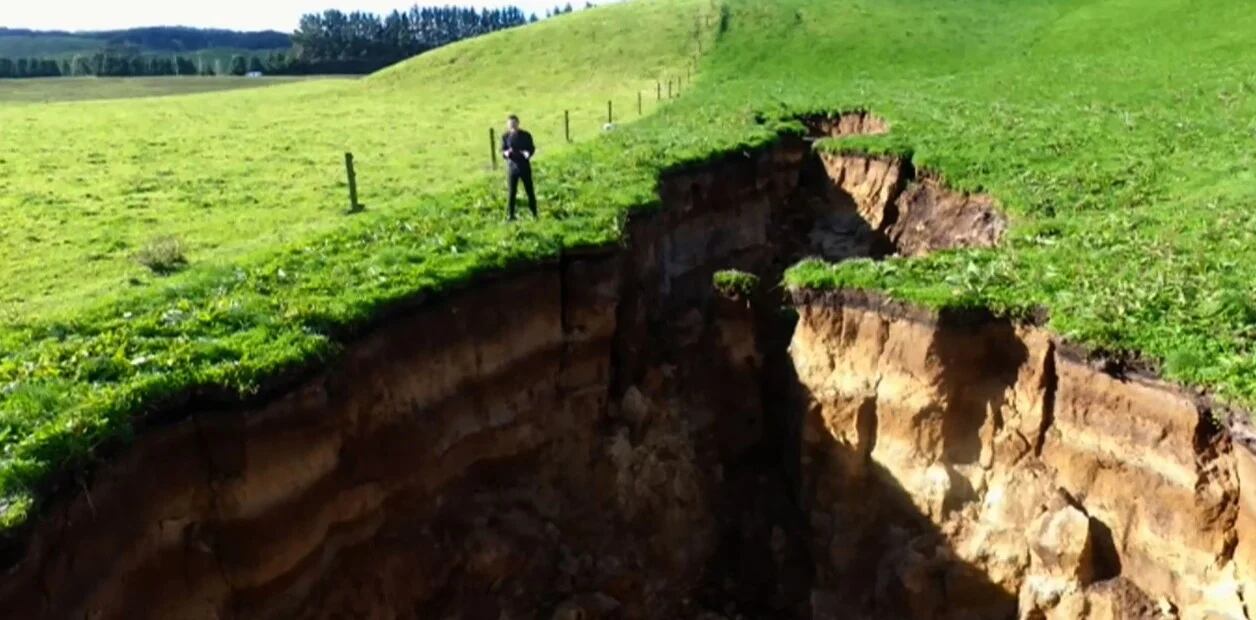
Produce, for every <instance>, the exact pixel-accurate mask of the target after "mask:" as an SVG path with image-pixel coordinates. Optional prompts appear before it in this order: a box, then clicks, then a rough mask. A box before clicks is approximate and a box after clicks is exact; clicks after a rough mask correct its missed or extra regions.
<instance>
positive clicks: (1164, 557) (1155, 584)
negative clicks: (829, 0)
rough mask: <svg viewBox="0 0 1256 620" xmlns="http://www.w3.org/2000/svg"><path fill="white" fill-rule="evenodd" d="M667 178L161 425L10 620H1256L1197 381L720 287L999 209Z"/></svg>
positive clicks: (82, 514) (898, 179)
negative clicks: (580, 230)
mask: <svg viewBox="0 0 1256 620" xmlns="http://www.w3.org/2000/svg"><path fill="white" fill-rule="evenodd" d="M808 124H809V125H810V126H811V127H812V129H813V130H815V131H818V132H821V133H824V134H825V135H845V134H849V133H858V132H874V131H884V130H885V129H886V128H885V125H884V123H883V122H881V121H879V120H878V119H876V118H875V117H871V116H869V115H866V114H856V115H847V116H843V117H837V118H833V119H816V120H812V121H809V123H808ZM659 193H660V196H661V198H662V200H663V203H664V205H665V208H664V209H663V210H661V211H659V212H657V213H653V214H650V215H644V216H638V217H634V218H632V219H631V221H630V222H629V224H628V227H627V235H626V237H627V241H626V243H625V244H624V246H623V247H617V248H606V249H603V250H597V251H589V252H583V253H577V254H568V255H566V256H564V257H563V258H562V259H561V260H560V261H557V262H555V263H553V264H547V265H540V266H537V267H536V268H535V269H531V270H528V271H526V272H522V273H516V274H511V275H504V276H502V277H500V278H498V279H496V280H492V281H485V282H482V283H480V284H479V285H478V286H476V287H474V288H472V289H468V290H466V291H463V292H461V293H458V294H454V295H452V296H450V297H448V298H446V299H443V300H439V301H434V302H432V303H430V304H427V305H426V306H424V307H423V308H421V309H419V310H416V311H414V312H409V313H406V314H404V315H401V316H397V317H394V318H392V319H390V320H389V321H388V322H387V323H385V324H383V325H381V326H379V327H378V328H377V329H376V330H375V331H374V332H372V333H371V334H368V335H367V336H365V337H363V338H362V339H361V340H359V341H358V342H355V343H353V344H352V345H351V346H349V347H348V348H347V352H346V353H345V355H344V356H343V357H342V359H340V360H338V361H337V362H336V363H334V364H333V365H332V366H331V367H329V368H328V369H327V370H326V371H324V372H322V373H321V374H319V375H317V376H315V377H312V378H310V379H309V380H307V381H305V382H304V383H303V384H301V385H300V386H299V387H297V388H295V389H293V390H291V391H290V392H289V393H287V394H285V395H284V396H282V397H281V398H277V399H274V400H273V401H271V402H268V403H264V404H262V405H258V406H253V407H244V406H240V407H223V408H222V410H220V411H204V410H203V409H202V408H194V409H193V410H194V411H197V413H194V414H185V415H184V416H182V419H181V420H180V421H177V422H174V423H171V424H169V425H166V426H163V427H160V428H155V429H152V430H150V431H148V432H147V433H145V434H144V435H143V436H141V437H140V438H139V439H138V440H137V441H136V443H135V444H134V445H133V446H132V447H131V448H129V449H128V450H126V451H124V452H123V454H121V455H120V456H119V457H118V458H116V459H114V460H113V461H111V462H110V463H109V464H108V465H105V466H102V467H101V468H100V469H98V470H97V471H96V472H94V475H93V476H92V477H91V479H90V482H87V483H85V484H84V486H83V488H82V489H81V490H79V491H78V492H75V493H73V494H66V495H65V496H63V497H61V498H60V499H58V500H57V501H56V502H55V504H54V506H53V508H52V509H51V510H49V511H48V513H47V515H46V517H45V518H44V519H42V520H41V522H40V523H39V525H38V526H37V527H36V528H35V530H34V532H33V534H32V535H31V537H30V539H29V541H28V542H27V544H26V551H25V554H24V555H23V556H22V557H21V559H20V560H19V561H18V562H17V563H16V564H15V565H13V566H12V567H11V568H10V569H9V571H8V573H7V574H6V575H5V576H4V577H3V578H2V579H0V617H6V618H7V617H13V618H75V617H91V618H142V617H153V618H204V617H216V618H223V617H226V618H235V617H239V618H272V617H273V618H280V617H282V618H290V617H302V618H306V617H309V618H316V617H355V618H357V617H379V618H404V617H412V618H469V619H479V618H485V619H498V618H561V619H571V620H575V619H587V618H708V619H713V618H736V617H745V618H808V617H814V618H859V617H867V618H886V617H910V618H972V617H989V618H1007V617H1015V616H1017V615H1018V614H1019V615H1020V616H1021V617H1027V618H1028V617H1041V618H1046V617H1050V618H1066V617H1067V618H1079V617H1092V618H1100V617H1109V618H1126V617H1159V616H1157V615H1156V614H1162V613H1166V610H1168V611H1169V612H1171V613H1176V614H1180V615H1181V617H1186V618H1196V617H1198V618H1204V617H1207V616H1206V614H1205V612H1206V611H1208V610H1215V611H1216V612H1217V613H1222V614H1231V616H1229V617H1235V618H1241V617H1243V616H1242V615H1241V614H1242V613H1243V611H1242V604H1243V597H1244V596H1246V600H1248V601H1256V591H1249V592H1243V591H1242V587H1241V585H1240V584H1242V583H1245V582H1246V581H1251V580H1253V579H1256V568H1254V567H1256V549H1253V548H1252V547H1253V543H1252V541H1254V540H1256V533H1254V532H1253V529H1254V528H1256V517H1253V515H1256V493H1253V492H1250V491H1249V492H1248V493H1247V494H1246V495H1244V493H1242V492H1241V491H1240V489H1242V488H1248V489H1250V488H1254V487H1253V486H1252V485H1256V461H1254V460H1252V459H1251V457H1250V456H1248V452H1247V451H1246V450H1240V449H1236V448H1235V445H1237V444H1236V442H1234V441H1231V440H1230V435H1229V434H1227V433H1226V432H1224V431H1222V430H1219V429H1218V428H1217V427H1216V426H1214V425H1212V424H1210V423H1209V420H1211V418H1210V417H1209V415H1208V412H1207V411H1205V410H1203V409H1202V408H1201V407H1199V406H1198V405H1197V404H1196V403H1195V402H1194V401H1192V400H1190V399H1188V398H1186V397H1184V396H1182V395H1181V394H1180V393H1178V392H1176V391H1174V390H1173V389H1172V388H1170V387H1169V386H1165V385H1162V384H1159V383H1156V382H1154V381H1150V380H1141V379H1124V380H1122V379H1117V378H1114V377H1111V376H1109V375H1106V374H1104V373H1102V372H1100V371H1097V370H1094V369H1091V368H1090V367H1089V366H1087V365H1085V364H1084V363H1082V362H1080V361H1077V360H1073V359H1072V358H1069V357H1068V356H1065V355H1062V354H1061V353H1059V351H1058V349H1059V347H1058V346H1056V344H1055V342H1054V341H1053V340H1052V338H1051V336H1050V335H1049V334H1047V333H1045V332H1043V331H1042V330H1039V329H1036V328H1033V327H1026V326H1019V325H1012V324H1009V323H1006V322H1000V321H998V320H996V319H993V318H991V317H984V316H973V317H962V318H956V317H936V316H932V315H928V314H926V313H921V312H917V311H913V310H911V309H909V308H903V307H900V306H896V305H894V304H890V303H886V302H881V301H878V300H874V299H871V298H867V297H852V296H850V295H841V294H832V295H825V296H817V297H807V296H800V297H798V298H797V299H796V300H795V301H796V305H797V309H798V313H797V314H795V313H793V312H786V311H782V305H783V304H782V303H781V302H782V299H781V296H780V294H779V291H777V292H776V294H775V296H774V295H773V293H772V292H771V291H764V292H761V293H760V294H759V295H757V296H755V297H754V299H751V300H746V299H727V298H723V297H720V296H718V295H716V294H715V292H714V289H713V287H712V285H711V277H712V275H713V273H714V272H715V271H717V270H720V269H726V268H739V269H744V270H747V271H752V272H755V273H758V274H760V275H761V276H763V281H766V282H773V281H778V280H779V275H780V273H781V271H782V270H783V269H784V267H785V266H786V265H788V264H790V263H791V262H792V261H794V260H796V259H798V258H800V257H802V256H805V255H811V254H819V255H823V256H826V257H828V258H830V259H835V260H836V259H841V258H847V257H853V256H884V255H887V254H892V253H902V254H908V255H916V254H921V253H925V252H929V251H932V250H936V249H940V248H946V247H958V246H969V245H992V244H994V243H997V242H998V240H999V238H1000V236H1001V234H1002V232H1003V230H1004V228H1005V226H1006V225H1005V222H1004V220H1003V218H1002V216H1001V215H1000V214H999V213H998V211H997V209H996V208H995V205H994V203H993V201H991V200H990V199H988V198H986V197H983V196H974V195H967V194H961V193H955V192H950V191H948V190H946V188H945V187H944V186H943V185H942V184H941V183H939V182H938V181H937V180H936V179H933V178H931V177H929V176H928V175H923V174H922V175H917V174H916V171H915V170H914V169H913V167H912V166H911V164H910V162H906V161H898V160H891V159H878V158H871V157H861V156H852V155H844V156H830V155H816V154H814V153H813V152H812V151H811V150H810V149H809V148H808V145H807V143H806V142H805V141H804V140H803V139H801V138H792V137H786V138H782V139H781V140H780V141H779V142H778V143H777V144H775V145H773V146H771V147H769V148H765V149H763V150H761V151H758V152H755V153H751V154H738V155H733V156H729V157H727V158H724V159H722V160H719V161H714V162H711V163H710V164H708V165H705V166H702V167H701V168H698V169H693V170H682V171H676V172H674V173H672V174H669V175H667V176H666V178H664V179H663V180H662V181H661V183H660V188H659ZM799 316H800V317H801V320H799ZM795 325H797V326H798V329H797V330H796V331H795ZM791 342H792V345H791ZM176 419H177V418H176ZM1243 481H1247V482H1248V484H1247V485H1246V486H1244V485H1242V484H1241V483H1242V482H1243ZM1245 580H1246V581H1245ZM1249 611H1251V610H1249ZM1087 614H1089V616H1088V615H1087ZM1105 614H1106V615H1105ZM1136 614H1144V616H1138V615H1136ZM1236 614H1237V615H1236ZM1218 617H1227V616H1224V615H1223V616H1218Z"/></svg>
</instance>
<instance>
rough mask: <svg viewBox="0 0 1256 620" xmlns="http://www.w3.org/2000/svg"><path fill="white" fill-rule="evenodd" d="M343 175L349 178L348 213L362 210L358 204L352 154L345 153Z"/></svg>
mask: <svg viewBox="0 0 1256 620" xmlns="http://www.w3.org/2000/svg"><path fill="white" fill-rule="evenodd" d="M345 174H347V175H348V176H349V213H357V212H358V211H361V210H362V205H361V204H359V203H358V175H357V173H355V172H354V171H353V153H345Z"/></svg>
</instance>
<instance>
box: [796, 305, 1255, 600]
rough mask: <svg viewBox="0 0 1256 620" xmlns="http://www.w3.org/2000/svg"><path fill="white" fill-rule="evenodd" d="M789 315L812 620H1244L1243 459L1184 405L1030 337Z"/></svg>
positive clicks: (1248, 567)
mask: <svg viewBox="0 0 1256 620" xmlns="http://www.w3.org/2000/svg"><path fill="white" fill-rule="evenodd" d="M800 302H801V303H800V312H801V318H800V321H799V325H798V330H797V332H796V334H795V337H794V340H793V343H792V345H791V354H792V357H793V360H794V362H795V367H796V370H797V373H798V379H799V384H800V387H801V388H802V389H803V390H804V393H805V395H806V399H807V402H808V403H809V405H808V411H807V413H806V419H805V428H804V441H805V448H804V450H805V452H804V457H803V472H804V477H805V481H804V485H803V497H804V501H805V503H806V509H807V511H808V518H809V523H810V527H811V530H810V533H811V551H812V557H813V558H814V560H815V562H816V583H815V591H814V594H813V599H812V605H813V612H814V617H815V618H861V617H862V618H884V617H904V618H992V619H993V618H1010V617H1020V618H1060V619H1064V618H1070V619H1073V618H1199V619H1203V618H1234V619H1240V618H1246V617H1247V616H1245V615H1244V614H1245V613H1246V612H1245V610H1244V601H1245V599H1246V600H1248V601H1250V600H1251V599H1252V594H1253V588H1252V585H1251V584H1252V583H1253V582H1256V564H1253V563H1252V557H1253V549H1254V548H1256V539H1252V538H1250V534H1249V533H1250V530H1251V525H1250V524H1251V522H1252V515H1253V512H1252V505H1251V499H1250V497H1248V496H1250V495H1251V492H1250V491H1249V492H1248V493H1246V494H1243V493H1241V492H1240V479H1241V478H1243V477H1247V476H1250V475H1251V469H1252V457H1251V454H1250V452H1248V451H1247V449H1246V448H1242V447H1238V448H1236V447H1235V444H1234V443H1233V442H1231V440H1230V435H1229V433H1228V432H1226V431H1225V430H1223V429H1221V428H1220V427H1219V425H1218V424H1217V423H1216V422H1215V421H1214V419H1213V417H1212V416H1211V415H1210V413H1209V412H1208V411H1207V410H1206V409H1205V408H1203V407H1202V406H1201V405H1200V404H1199V403H1198V402H1197V401H1196V400H1194V399H1191V398H1188V397H1186V396H1185V395H1184V394H1183V393H1182V392H1181V391H1180V390H1178V389H1176V388H1174V387H1172V386H1169V385H1166V384H1163V383H1160V382H1157V381H1154V380H1151V379H1147V378H1142V377H1134V376H1130V377H1114V376H1111V375H1109V374H1107V373H1105V372H1103V371H1102V370H1099V369H1096V368H1095V367H1093V366H1092V365H1090V364H1088V363H1086V361H1085V360H1083V359H1081V358H1079V357H1077V356H1073V355H1070V354H1067V353H1065V352H1063V351H1062V350H1061V349H1062V348H1061V346H1060V345H1059V343H1058V342H1057V341H1056V340H1055V339H1054V338H1053V337H1052V336H1051V335H1050V334H1048V333H1047V332H1045V331H1043V330H1041V329H1038V328H1035V327H1032V326H1023V325H1016V324H1013V323H1010V322H1008V321H1006V320H998V319H994V318H992V317H989V316H983V315H981V314H979V313H972V314H968V315H957V314H950V315H942V316H938V315H936V314H932V313H926V312H923V311H919V310H914V309H911V308H907V307H904V306H901V305H898V304H894V303H890V302H885V301H884V300H880V299H877V298H875V297H870V296H866V295H859V294H854V293H834V294H828V295H803V297H802V298H801V299H800ZM1245 588H1246V591H1245ZM1249 611H1250V610H1249Z"/></svg>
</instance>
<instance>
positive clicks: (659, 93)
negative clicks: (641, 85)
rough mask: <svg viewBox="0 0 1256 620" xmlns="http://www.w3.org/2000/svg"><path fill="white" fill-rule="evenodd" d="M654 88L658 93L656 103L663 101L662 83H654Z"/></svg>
mask: <svg viewBox="0 0 1256 620" xmlns="http://www.w3.org/2000/svg"><path fill="white" fill-rule="evenodd" d="M654 88H655V89H656V90H657V91H658V99H657V100H658V101H662V100H663V83H662V82H658V81H656V82H654Z"/></svg>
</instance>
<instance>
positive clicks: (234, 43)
mask: <svg viewBox="0 0 1256 620" xmlns="http://www.w3.org/2000/svg"><path fill="white" fill-rule="evenodd" d="M585 6H586V7H589V6H592V5H591V4H589V3H586V4H585ZM574 10H575V9H574V8H573V7H572V5H571V4H566V5H563V6H558V7H555V8H554V9H552V10H549V11H546V14H545V15H546V17H549V16H552V15H558V14H562V13H570V12H572V11H574ZM538 19H539V18H538V17H537V15H535V14H532V15H527V14H525V13H524V12H523V10H521V9H519V8H517V7H506V8H498V9H473V8H464V7H455V6H444V7H419V6H415V7H413V8H411V9H409V10H406V11H393V12H392V13H389V14H388V15H386V16H380V15H376V14H373V13H364V12H353V13H343V12H341V11H336V10H330V11H325V12H323V13H318V14H309V15H305V16H303V17H302V18H301V21H300V26H299V27H298V28H297V30H296V32H294V33H293V34H292V35H286V34H283V33H280V32H274V31H268V32H235V31H231V30H207V29H199V28H185V27H152V28H135V29H130V30H116V31H101V32H61V31H33V30H20V29H10V28H0V78H28V77H63V76H110V77H122V76H154V75H245V74H248V73H251V72H258V73H263V74H270V75H300V74H327V73H370V72H372V71H376V70H378V69H381V68H383V67H386V66H388V65H391V64H393V63H396V62H398V61H400V60H404V59H406V58H409V57H411V56H414V55H417V54H421V53H423V52H426V51H428V50H431V49H435V48H437V47H440V46H442V45H447V44H449V43H453V42H455V41H460V40H462V39H466V38H470V37H475V36H479V35H482V34H487V33H490V32H494V31H497V30H503V29H506V28H513V27H515V26H520V25H523V24H526V23H529V22H535V21H537V20H538Z"/></svg>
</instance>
